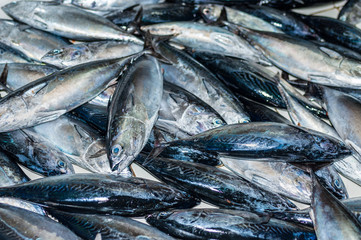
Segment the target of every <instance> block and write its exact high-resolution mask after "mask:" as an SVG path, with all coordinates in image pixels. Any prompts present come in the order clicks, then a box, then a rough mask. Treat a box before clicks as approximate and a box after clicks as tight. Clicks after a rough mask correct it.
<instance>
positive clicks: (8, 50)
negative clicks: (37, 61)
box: [0, 43, 31, 63]
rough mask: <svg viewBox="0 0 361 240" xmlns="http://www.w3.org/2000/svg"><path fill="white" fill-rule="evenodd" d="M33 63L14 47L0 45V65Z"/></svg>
mask: <svg viewBox="0 0 361 240" xmlns="http://www.w3.org/2000/svg"><path fill="white" fill-rule="evenodd" d="M28 62H31V59H29V58H28V57H27V56H25V54H23V53H22V52H20V51H18V50H15V49H14V48H12V47H9V46H6V45H5V44H2V43H0V63H28Z"/></svg>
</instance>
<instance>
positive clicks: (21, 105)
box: [0, 56, 136, 132]
mask: <svg viewBox="0 0 361 240" xmlns="http://www.w3.org/2000/svg"><path fill="white" fill-rule="evenodd" d="M135 57H136V56H129V57H126V58H120V59H113V60H102V61H96V62H91V63H86V64H81V65H77V66H74V67H71V68H67V69H64V70H62V71H58V72H56V73H53V74H51V75H48V76H46V77H43V78H41V79H38V80H36V81H34V82H31V83H29V84H27V85H25V86H23V87H21V88H19V89H17V90H15V91H14V92H12V93H10V94H8V95H7V96H5V97H4V98H2V99H1V100H0V121H1V122H2V127H0V132H8V131H12V130H17V129H20V128H26V127H31V126H34V125H38V124H41V123H44V122H48V121H51V120H55V119H56V118H58V117H60V116H61V115H63V114H64V113H66V112H68V111H71V110H73V109H74V108H76V107H78V106H80V105H82V104H84V103H86V102H88V101H89V100H91V99H92V98H94V97H95V96H97V95H98V94H100V93H101V92H102V91H104V90H105V89H106V88H107V87H108V86H109V84H111V81H112V80H115V79H116V78H117V77H118V76H119V75H120V73H121V72H122V70H123V68H124V65H125V64H127V63H129V62H130V61H132V60H133V59H134V58H135Z"/></svg>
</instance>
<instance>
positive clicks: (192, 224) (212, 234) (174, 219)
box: [146, 208, 316, 240]
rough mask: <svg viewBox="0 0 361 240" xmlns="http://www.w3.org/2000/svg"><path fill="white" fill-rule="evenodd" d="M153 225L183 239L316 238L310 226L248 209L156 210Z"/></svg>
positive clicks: (152, 216)
mask: <svg viewBox="0 0 361 240" xmlns="http://www.w3.org/2000/svg"><path fill="white" fill-rule="evenodd" d="M146 220H147V222H148V223H149V224H151V225H152V226H155V227H157V228H158V229H160V230H162V231H164V232H167V233H169V234H170V235H172V236H174V237H177V238H179V239H205V240H206V239H228V240H232V239H257V240H285V239H293V240H315V239H316V236H315V233H314V232H313V229H312V228H310V227H306V226H302V225H300V224H294V223H290V222H286V221H282V220H278V219H276V218H273V217H271V215H268V214H256V213H251V212H247V211H237V210H228V209H207V208H199V209H189V210H171V211H163V212H155V213H153V214H151V215H149V216H147V217H146Z"/></svg>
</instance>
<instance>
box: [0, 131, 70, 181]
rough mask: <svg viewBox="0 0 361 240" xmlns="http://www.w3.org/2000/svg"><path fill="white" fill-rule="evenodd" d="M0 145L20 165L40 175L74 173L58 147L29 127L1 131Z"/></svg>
mask: <svg viewBox="0 0 361 240" xmlns="http://www.w3.org/2000/svg"><path fill="white" fill-rule="evenodd" d="M0 146H1V148H2V149H3V150H5V151H6V152H8V153H9V154H10V155H11V156H13V157H14V158H15V159H16V161H17V162H19V163H20V164H21V165H23V166H25V167H27V168H28V169H30V170H32V171H34V172H37V173H39V174H41V175H44V176H53V175H59V174H72V173H74V169H73V166H72V164H71V163H70V162H69V159H68V158H67V157H66V156H65V155H64V154H63V153H62V152H61V151H60V150H59V149H57V148H56V147H55V146H54V145H51V144H49V141H47V140H46V139H44V138H43V137H42V136H40V135H39V134H36V133H34V132H33V131H31V130H29V129H23V130H17V131H12V132H7V133H1V134H0Z"/></svg>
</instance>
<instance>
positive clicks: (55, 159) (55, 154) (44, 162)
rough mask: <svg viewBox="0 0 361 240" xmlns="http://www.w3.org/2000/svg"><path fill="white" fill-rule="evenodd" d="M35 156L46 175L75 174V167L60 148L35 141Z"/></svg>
mask: <svg viewBox="0 0 361 240" xmlns="http://www.w3.org/2000/svg"><path fill="white" fill-rule="evenodd" d="M34 145H36V146H34V148H33V156H34V159H36V160H37V161H38V164H39V166H41V167H42V171H43V174H44V175H47V176H55V175H61V174H73V173H74V168H73V165H72V164H71V163H70V161H69V159H68V157H67V156H66V155H64V153H62V152H61V151H60V150H57V149H55V148H49V147H48V146H47V145H45V144H43V143H41V142H36V143H34Z"/></svg>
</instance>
